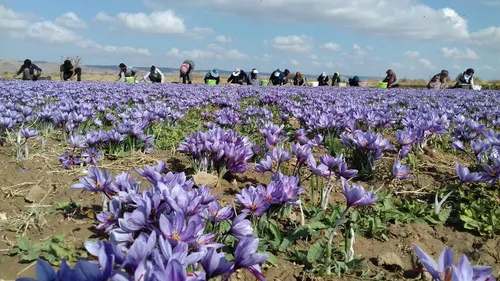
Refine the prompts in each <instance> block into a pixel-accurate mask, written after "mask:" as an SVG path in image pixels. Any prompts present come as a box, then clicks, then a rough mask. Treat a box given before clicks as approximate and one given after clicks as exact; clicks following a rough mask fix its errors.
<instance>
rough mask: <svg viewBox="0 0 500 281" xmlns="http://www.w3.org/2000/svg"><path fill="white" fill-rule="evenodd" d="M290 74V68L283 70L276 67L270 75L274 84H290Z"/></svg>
mask: <svg viewBox="0 0 500 281" xmlns="http://www.w3.org/2000/svg"><path fill="white" fill-rule="evenodd" d="M288 74H290V70H288V69H285V71H281V70H279V69H276V70H275V71H273V73H271V76H270V77H269V81H270V82H271V84H272V85H275V86H276V85H280V86H283V85H286V84H288Z"/></svg>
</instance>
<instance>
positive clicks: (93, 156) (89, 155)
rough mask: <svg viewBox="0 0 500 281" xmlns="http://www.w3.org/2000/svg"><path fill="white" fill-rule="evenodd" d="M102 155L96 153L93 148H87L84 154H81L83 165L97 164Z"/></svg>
mask: <svg viewBox="0 0 500 281" xmlns="http://www.w3.org/2000/svg"><path fill="white" fill-rule="evenodd" d="M102 156H103V155H102V153H101V152H99V151H96V149H95V147H89V148H87V149H86V150H85V152H84V153H83V154H82V157H84V158H85V163H87V164H90V163H92V164H94V165H96V164H97V161H98V160H99V159H101V158H102Z"/></svg>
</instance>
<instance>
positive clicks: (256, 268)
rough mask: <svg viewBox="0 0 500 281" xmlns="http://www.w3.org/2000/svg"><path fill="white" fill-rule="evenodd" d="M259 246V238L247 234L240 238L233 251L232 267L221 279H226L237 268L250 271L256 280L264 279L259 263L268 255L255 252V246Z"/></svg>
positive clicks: (224, 280)
mask: <svg viewBox="0 0 500 281" xmlns="http://www.w3.org/2000/svg"><path fill="white" fill-rule="evenodd" d="M258 247H259V238H258V237H255V236H252V235H247V236H245V237H243V239H241V240H240V242H239V243H238V245H237V246H236V250H235V253H234V267H233V269H232V270H231V271H230V272H229V273H228V274H227V275H226V276H225V277H224V279H223V281H227V280H228V279H229V277H230V276H231V274H232V273H234V272H235V271H236V270H238V269H247V270H248V271H249V272H250V273H252V275H253V276H255V278H257V280H260V281H265V280H266V279H265V276H264V275H263V274H262V272H261V270H260V264H261V263H263V262H265V261H266V260H267V259H268V258H269V256H268V255H267V254H259V253H257V248H258Z"/></svg>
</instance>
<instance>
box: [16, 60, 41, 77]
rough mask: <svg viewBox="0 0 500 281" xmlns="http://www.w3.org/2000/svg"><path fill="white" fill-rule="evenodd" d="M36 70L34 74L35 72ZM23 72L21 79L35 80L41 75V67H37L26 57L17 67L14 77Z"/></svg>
mask: <svg viewBox="0 0 500 281" xmlns="http://www.w3.org/2000/svg"><path fill="white" fill-rule="evenodd" d="M35 70H36V74H35ZM21 73H22V74H23V80H33V81H36V80H38V79H39V78H40V76H42V69H41V68H40V67H38V66H37V65H36V64H34V63H32V62H31V60H29V59H26V60H25V61H24V63H23V65H21V67H20V68H19V70H18V71H17V72H16V74H15V75H14V78H16V77H17V76H19V74H21Z"/></svg>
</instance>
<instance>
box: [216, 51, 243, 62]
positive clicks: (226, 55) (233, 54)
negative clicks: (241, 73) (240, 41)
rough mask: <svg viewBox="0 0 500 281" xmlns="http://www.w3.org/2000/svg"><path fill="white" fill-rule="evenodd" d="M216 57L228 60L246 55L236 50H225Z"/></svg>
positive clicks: (239, 58)
mask: <svg viewBox="0 0 500 281" xmlns="http://www.w3.org/2000/svg"><path fill="white" fill-rule="evenodd" d="M217 58H218V59H222V60H224V59H230V60H243V59H246V58H248V55H246V54H243V53H240V52H239V51H238V50H235V49H233V50H229V51H227V52H225V53H224V54H220V55H219V56H217Z"/></svg>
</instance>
